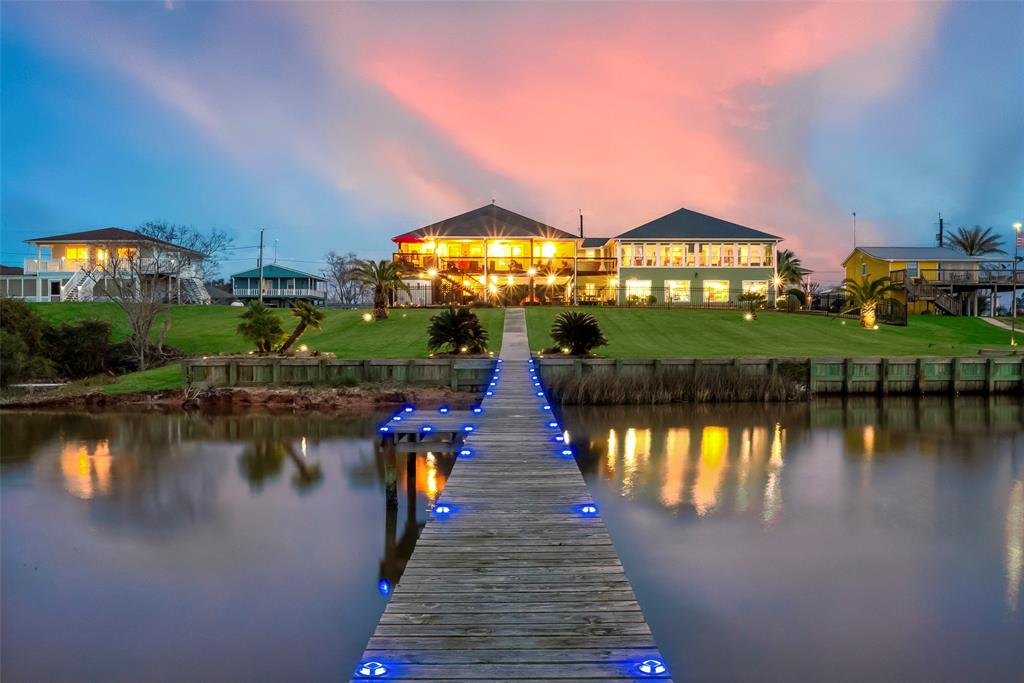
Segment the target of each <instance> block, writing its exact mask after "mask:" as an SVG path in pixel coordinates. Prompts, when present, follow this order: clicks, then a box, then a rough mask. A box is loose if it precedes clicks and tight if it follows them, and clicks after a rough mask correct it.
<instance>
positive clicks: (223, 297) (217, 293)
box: [206, 285, 235, 301]
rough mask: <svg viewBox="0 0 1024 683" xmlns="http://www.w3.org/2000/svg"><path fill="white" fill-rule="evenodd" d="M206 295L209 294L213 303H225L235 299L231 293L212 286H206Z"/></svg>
mask: <svg viewBox="0 0 1024 683" xmlns="http://www.w3.org/2000/svg"><path fill="white" fill-rule="evenodd" d="M206 293H207V294H209V295H210V298H211V299H213V300H214V301H227V300H229V299H234V298H235V295H234V293H233V292H229V291H228V290H226V289H223V288H222V287H214V286H213V285H206Z"/></svg>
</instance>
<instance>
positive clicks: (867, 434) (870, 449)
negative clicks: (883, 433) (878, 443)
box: [863, 425, 875, 458]
mask: <svg viewBox="0 0 1024 683" xmlns="http://www.w3.org/2000/svg"><path fill="white" fill-rule="evenodd" d="M863 439H864V455H866V456H867V457H869V458H870V457H871V456H873V455H874V454H875V426H874V425H864V431H863Z"/></svg>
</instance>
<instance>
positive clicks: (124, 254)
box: [117, 247, 135, 258]
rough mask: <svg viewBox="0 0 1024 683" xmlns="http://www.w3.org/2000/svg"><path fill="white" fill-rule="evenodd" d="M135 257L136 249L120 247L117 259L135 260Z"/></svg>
mask: <svg viewBox="0 0 1024 683" xmlns="http://www.w3.org/2000/svg"><path fill="white" fill-rule="evenodd" d="M134 256H135V247H118V248H117V258H133V257H134Z"/></svg>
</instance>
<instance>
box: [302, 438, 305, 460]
mask: <svg viewBox="0 0 1024 683" xmlns="http://www.w3.org/2000/svg"><path fill="white" fill-rule="evenodd" d="M302 457H303V458H305V457H306V437H302Z"/></svg>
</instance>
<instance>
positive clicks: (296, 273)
mask: <svg viewBox="0 0 1024 683" xmlns="http://www.w3.org/2000/svg"><path fill="white" fill-rule="evenodd" d="M259 276H260V269H259V268H252V269H250V270H245V271H242V272H241V273H235V274H234V275H232V276H231V277H233V278H236V277H259ZM263 277H264V278H269V277H308V278H312V279H314V280H319V281H320V282H327V280H325V279H324V278H323V277H321V276H320V275H313V274H312V273H304V272H302V271H301V270H295V269H294V268H286V267H284V266H279V265H277V264H276V263H271V264H268V265H265V266H263Z"/></svg>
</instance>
